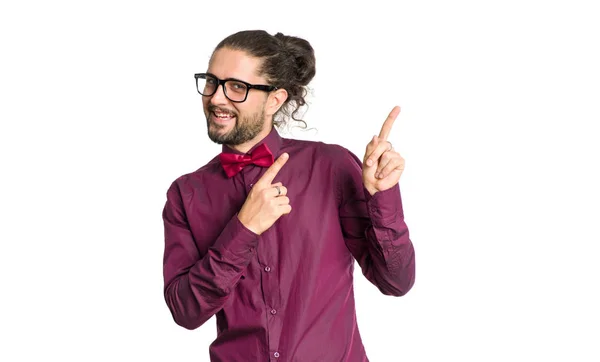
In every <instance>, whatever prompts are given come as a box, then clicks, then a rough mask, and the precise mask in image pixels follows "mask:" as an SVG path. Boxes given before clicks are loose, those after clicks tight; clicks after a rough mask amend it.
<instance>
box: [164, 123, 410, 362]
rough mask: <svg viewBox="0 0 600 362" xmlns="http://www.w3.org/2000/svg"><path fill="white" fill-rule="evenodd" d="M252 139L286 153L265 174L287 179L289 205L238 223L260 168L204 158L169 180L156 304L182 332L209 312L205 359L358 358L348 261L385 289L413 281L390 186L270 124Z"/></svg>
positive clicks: (345, 155) (360, 349)
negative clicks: (160, 298) (253, 222)
mask: <svg viewBox="0 0 600 362" xmlns="http://www.w3.org/2000/svg"><path fill="white" fill-rule="evenodd" d="M262 142H265V143H266V144H267V146H268V147H269V149H270V150H271V151H272V152H273V153H274V157H275V158H277V157H279V155H281V154H282V153H283V152H287V153H288V154H289V155H290V157H289V159H288V161H287V162H286V164H285V165H284V166H283V168H282V169H281V170H280V171H279V173H278V174H277V177H276V178H275V180H274V181H273V182H278V181H280V182H282V183H283V185H284V186H285V187H286V188H287V196H288V197H289V199H290V205H291V206H292V211H291V213H289V214H284V215H282V216H281V217H280V218H279V219H278V220H277V221H276V222H275V223H274V224H273V225H272V226H271V227H270V228H269V229H267V230H266V231H265V232H263V233H262V234H260V235H257V234H255V233H253V232H252V231H251V230H249V229H248V228H246V227H245V226H244V225H243V224H242V223H241V222H240V221H239V219H238V216H237V214H238V212H239V210H240V208H241V206H242V205H243V203H244V201H245V200H246V197H247V195H248V192H249V191H250V190H251V188H252V186H253V184H254V183H255V182H256V181H257V180H258V179H259V178H260V177H261V176H262V174H263V173H264V172H265V170H266V168H264V167H260V166H256V165H248V166H246V167H244V168H243V169H242V171H240V172H239V173H238V174H236V175H235V176H233V177H231V178H229V177H227V176H226V174H225V172H224V171H223V167H222V165H221V163H220V161H219V158H218V157H215V158H214V159H212V160H211V161H210V162H208V163H207V164H206V165H205V166H203V167H201V168H200V169H198V170H196V171H194V172H191V173H189V174H185V175H183V176H181V177H178V178H177V179H176V180H175V181H174V182H173V183H172V184H171V185H170V187H169V189H168V191H167V195H166V196H167V201H166V204H165V207H164V210H163V219H164V228H165V249H164V295H165V300H166V304H167V306H168V308H169V310H170V312H171V314H172V316H173V318H174V320H175V322H176V323H177V324H179V325H181V326H182V327H184V328H187V329H195V328H198V327H200V326H202V325H203V324H204V323H205V322H206V321H207V320H209V319H210V318H211V317H212V316H214V315H216V323H217V338H216V340H215V341H214V342H213V343H212V344H211V345H210V347H209V354H210V358H211V361H213V362H217V361H222V362H236V361H244V362H247V361H289V362H291V361H302V362H312V361H314V362H338V361H349V362H359V361H368V358H367V355H366V352H365V349H364V346H363V343H362V340H361V336H360V333H359V331H358V326H357V319H356V310H355V301H354V294H353V293H354V292H353V268H354V260H356V261H357V262H358V265H360V268H361V271H362V274H363V275H364V276H365V277H366V278H367V279H368V280H369V281H370V282H371V283H373V284H374V285H375V286H376V287H377V288H378V289H379V290H380V291H381V293H383V294H385V295H393V296H402V295H404V294H405V293H407V292H408V291H409V290H410V289H411V287H412V286H413V283H414V278H415V256H414V249H413V245H412V242H411V240H410V239H409V231H408V228H407V225H406V223H405V221H404V214H403V209H402V200H401V196H400V189H399V185H396V186H395V187H392V188H390V189H388V190H385V191H379V192H376V193H375V194H374V195H371V194H370V193H369V192H368V191H367V190H366V189H365V188H364V185H363V181H362V163H361V161H360V159H358V158H357V157H356V156H355V155H354V154H353V153H352V152H350V151H348V150H347V149H345V148H344V147H342V146H338V145H333V144H326V143H322V142H314V141H305V140H294V139H287V138H283V137H281V136H280V135H279V133H278V132H277V131H276V130H275V128H273V129H272V130H271V132H270V133H269V135H268V136H267V137H266V138H264V139H263V140H262V141H261V143H262ZM259 144H260V143H259ZM259 144H257V145H256V146H254V147H253V149H254V148H255V147H257V146H258V145H259ZM251 151H252V150H250V151H249V152H251ZM223 152H234V153H235V152H237V151H235V150H233V149H231V148H229V147H227V146H223ZM238 153H239V152H238Z"/></svg>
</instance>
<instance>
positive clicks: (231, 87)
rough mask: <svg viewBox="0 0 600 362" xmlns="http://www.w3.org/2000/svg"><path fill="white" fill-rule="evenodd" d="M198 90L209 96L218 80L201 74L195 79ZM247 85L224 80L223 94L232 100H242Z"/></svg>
mask: <svg viewBox="0 0 600 362" xmlns="http://www.w3.org/2000/svg"><path fill="white" fill-rule="evenodd" d="M197 82H198V91H199V92H200V94H202V95H204V96H211V95H213V94H215V92H216V91H217V86H218V80H217V79H216V78H214V77H211V76H208V75H207V76H202V77H199V78H198V79H197ZM247 91H248V87H247V86H246V85H245V84H244V83H241V82H237V81H235V80H227V81H225V95H226V96H227V98H229V99H231V100H232V101H234V102H235V101H243V100H244V98H246V92H247Z"/></svg>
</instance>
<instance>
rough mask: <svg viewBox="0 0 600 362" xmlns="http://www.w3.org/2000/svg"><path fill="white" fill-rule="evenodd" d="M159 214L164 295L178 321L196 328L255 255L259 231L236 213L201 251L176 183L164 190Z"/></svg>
mask: <svg viewBox="0 0 600 362" xmlns="http://www.w3.org/2000/svg"><path fill="white" fill-rule="evenodd" d="M162 216H163V221H164V231H165V249H164V259H163V275H164V297H165V301H166V303H167V306H168V307H169V310H170V311H171V314H172V316H173V319H174V320H175V322H176V323H177V324H178V325H180V326H182V327H184V328H187V329H195V328H198V327H200V326H201V325H202V324H204V323H205V322H206V321H207V320H209V319H210V318H211V317H212V316H213V315H214V314H215V313H217V312H218V311H219V310H221V309H222V308H223V305H224V304H225V302H226V301H227V299H228V298H229V296H230V295H231V293H232V291H233V290H234V288H235V286H236V285H237V283H238V282H239V280H240V278H241V277H242V274H243V272H244V271H245V269H246V267H247V266H248V264H249V263H250V261H251V259H252V257H253V256H254V253H255V250H256V245H257V243H258V235H256V234H255V233H253V232H252V231H250V230H249V229H247V228H246V227H245V226H244V225H243V224H242V223H241V222H240V221H239V219H238V217H237V214H235V215H234V216H233V217H232V218H231V220H230V221H229V222H228V223H227V225H226V226H225V228H224V229H223V231H222V232H221V234H220V235H219V236H218V237H217V239H216V240H215V242H214V244H213V245H212V246H211V247H210V248H209V249H208V251H207V253H206V254H205V255H201V254H200V252H199V250H198V248H197V246H196V243H195V241H194V237H193V235H192V232H191V230H190V226H189V222H188V220H187V217H186V214H185V209H184V207H183V204H182V198H181V194H180V192H179V189H178V187H177V184H176V183H173V184H172V186H171V187H170V188H169V190H168V192H167V201H166V204H165V207H164V209H163V214H162Z"/></svg>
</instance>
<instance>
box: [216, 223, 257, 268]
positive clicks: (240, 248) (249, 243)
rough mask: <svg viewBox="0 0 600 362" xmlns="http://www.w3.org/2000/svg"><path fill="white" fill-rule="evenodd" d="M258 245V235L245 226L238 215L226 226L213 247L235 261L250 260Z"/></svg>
mask: <svg viewBox="0 0 600 362" xmlns="http://www.w3.org/2000/svg"><path fill="white" fill-rule="evenodd" d="M257 245H258V235H257V234H255V233H254V232H252V231H251V230H250V229H248V228H247V227H245V226H244V224H242V222H241V221H240V219H238V216H237V214H235V215H234V216H233V217H232V218H231V220H230V221H229V223H227V225H226V226H225V228H224V229H223V231H222V232H221V235H219V237H218V238H217V240H216V242H215V244H214V245H213V247H215V248H218V249H219V250H222V251H223V254H225V255H228V256H230V257H233V258H234V259H237V258H242V259H248V260H249V258H250V257H251V256H252V255H253V254H254V251H255V250H256V246H257Z"/></svg>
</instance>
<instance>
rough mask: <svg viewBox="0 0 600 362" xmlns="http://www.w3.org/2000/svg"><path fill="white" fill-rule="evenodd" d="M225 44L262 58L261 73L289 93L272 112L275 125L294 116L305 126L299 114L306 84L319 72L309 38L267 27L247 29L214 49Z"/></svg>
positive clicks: (233, 35) (304, 102)
mask: <svg viewBox="0 0 600 362" xmlns="http://www.w3.org/2000/svg"><path fill="white" fill-rule="evenodd" d="M224 47H227V48H230V49H233V50H241V51H244V52H246V53H248V55H250V56H253V57H256V58H261V59H263V61H262V65H261V67H260V69H259V74H260V75H262V76H264V77H265V78H266V79H267V81H268V82H269V84H271V85H273V86H275V87H278V88H283V89H285V90H286V91H287V92H288V98H287V99H286V101H285V102H284V104H283V105H282V106H281V108H280V109H279V110H278V111H277V113H275V114H274V115H273V124H274V125H275V126H280V125H281V124H283V123H285V118H287V117H291V118H292V119H293V120H294V121H297V122H300V123H303V124H304V126H305V127H306V122H304V121H303V120H302V119H300V118H297V114H298V111H299V110H300V108H301V107H302V106H304V105H306V100H305V97H306V95H307V93H308V91H307V88H306V86H307V85H308V84H309V83H310V81H311V80H312V79H313V78H314V76H315V73H316V67H315V65H316V64H315V63H316V61H315V54H314V49H313V48H312V46H311V45H310V43H309V42H308V41H306V40H304V39H302V38H299V37H295V36H288V35H283V34H282V33H277V34H275V35H271V34H269V33H267V32H266V31H264V30H245V31H240V32H237V33H235V34H232V35H230V36H228V37H227V38H225V39H223V40H222V41H221V42H220V43H219V44H218V45H217V46H216V48H215V50H214V51H217V50H219V49H221V48H224Z"/></svg>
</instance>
